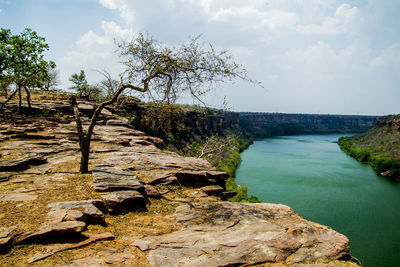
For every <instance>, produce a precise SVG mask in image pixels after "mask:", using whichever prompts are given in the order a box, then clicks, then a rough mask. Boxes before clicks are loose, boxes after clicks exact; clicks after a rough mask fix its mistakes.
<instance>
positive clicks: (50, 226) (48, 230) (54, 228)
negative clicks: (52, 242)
mask: <svg viewBox="0 0 400 267" xmlns="http://www.w3.org/2000/svg"><path fill="white" fill-rule="evenodd" d="M85 229H86V223H84V222H80V221H63V222H59V223H54V222H49V223H44V224H43V225H42V226H41V227H40V229H39V231H37V232H35V233H33V234H31V235H29V236H28V237H27V238H26V239H25V241H27V240H39V239H47V238H53V237H59V236H65V235H71V234H77V233H81V232H82V231H83V230H85Z"/></svg>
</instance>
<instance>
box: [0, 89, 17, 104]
mask: <svg viewBox="0 0 400 267" xmlns="http://www.w3.org/2000/svg"><path fill="white" fill-rule="evenodd" d="M17 91H18V90H15V91H14V92H13V93H12V94H11V95H10V96H9V97H8V98H7V100H6V101H5V102H4V103H3V104H2V105H1V107H2V108H5V106H6V104H7V103H8V101H10V100H11V99H12V98H13V97H14V96H15V94H16V93H17Z"/></svg>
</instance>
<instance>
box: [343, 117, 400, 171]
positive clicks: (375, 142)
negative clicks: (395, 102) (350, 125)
mask: <svg viewBox="0 0 400 267" xmlns="http://www.w3.org/2000/svg"><path fill="white" fill-rule="evenodd" d="M339 145H340V147H341V149H342V150H343V151H345V152H346V153H347V154H349V155H350V156H352V157H354V158H356V159H357V160H359V161H361V162H365V163H368V164H370V165H371V166H372V167H373V168H374V170H375V171H376V172H377V173H379V174H381V175H383V176H389V177H391V178H393V179H400V149H399V148H400V115H391V116H385V117H381V118H379V119H378V120H377V121H376V123H375V126H374V128H372V129H370V130H368V131H367V132H365V133H362V134H358V135H355V136H352V137H345V138H341V139H339Z"/></svg>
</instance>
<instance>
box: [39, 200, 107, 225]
mask: <svg viewBox="0 0 400 267" xmlns="http://www.w3.org/2000/svg"><path fill="white" fill-rule="evenodd" d="M49 207H50V208H51V210H50V211H49V213H48V214H47V215H48V216H49V218H50V219H51V220H52V221H53V222H62V221H82V222H85V223H87V224H104V223H105V216H104V213H103V212H106V206H105V205H104V203H103V201H101V200H81V201H64V202H55V203H51V204H49Z"/></svg>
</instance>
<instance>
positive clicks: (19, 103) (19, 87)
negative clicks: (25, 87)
mask: <svg viewBox="0 0 400 267" xmlns="http://www.w3.org/2000/svg"><path fill="white" fill-rule="evenodd" d="M17 90H18V99H19V102H18V113H20V112H21V106H22V96H21V86H19V85H18V89H17Z"/></svg>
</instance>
